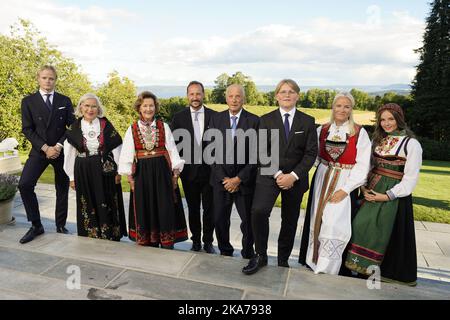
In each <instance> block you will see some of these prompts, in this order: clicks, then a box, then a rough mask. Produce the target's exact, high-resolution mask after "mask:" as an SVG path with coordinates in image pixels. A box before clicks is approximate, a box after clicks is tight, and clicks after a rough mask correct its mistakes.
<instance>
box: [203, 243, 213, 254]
mask: <svg viewBox="0 0 450 320" xmlns="http://www.w3.org/2000/svg"><path fill="white" fill-rule="evenodd" d="M203 249H204V250H205V251H206V253H210V254H215V253H216V250H215V249H214V246H213V245H212V243H205V244H204V245H203Z"/></svg>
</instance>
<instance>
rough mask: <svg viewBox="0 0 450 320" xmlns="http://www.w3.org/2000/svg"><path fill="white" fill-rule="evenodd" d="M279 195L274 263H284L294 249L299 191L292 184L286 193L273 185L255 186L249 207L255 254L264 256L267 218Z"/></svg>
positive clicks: (298, 211)
mask: <svg viewBox="0 0 450 320" xmlns="http://www.w3.org/2000/svg"><path fill="white" fill-rule="evenodd" d="M280 192H281V229H280V233H279V236H278V261H287V260H288V259H289V256H290V255H291V252H292V248H293V246H294V239H295V232H296V231H297V223H298V218H299V216H300V205H301V203H302V198H303V193H304V192H303V191H302V190H301V189H300V186H299V185H297V184H294V186H293V187H292V188H291V189H290V190H287V191H285V190H281V189H280V188H278V186H277V185H276V184H275V182H274V184H273V185H266V184H260V183H258V184H256V189H255V195H254V197H253V205H252V213H251V215H252V228H253V237H254V238H255V251H256V253H257V254H260V255H267V242H268V240H269V217H270V213H271V212H272V209H273V206H274V204H275V201H276V199H277V197H278V195H279V194H280Z"/></svg>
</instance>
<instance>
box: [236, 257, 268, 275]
mask: <svg viewBox="0 0 450 320" xmlns="http://www.w3.org/2000/svg"><path fill="white" fill-rule="evenodd" d="M264 266H267V256H265V255H264V256H263V255H260V254H257V255H256V256H254V257H253V258H251V259H250V261H249V263H248V265H246V266H245V267H244V268H242V272H243V273H244V274H247V275H251V274H254V273H256V272H258V270H259V269H261V268H262V267H264Z"/></svg>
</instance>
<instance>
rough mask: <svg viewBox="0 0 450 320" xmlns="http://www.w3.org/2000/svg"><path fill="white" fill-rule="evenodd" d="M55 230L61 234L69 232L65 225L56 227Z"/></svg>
mask: <svg viewBox="0 0 450 320" xmlns="http://www.w3.org/2000/svg"><path fill="white" fill-rule="evenodd" d="M56 232H58V233H63V234H70V232H69V230H67V229H66V227H56Z"/></svg>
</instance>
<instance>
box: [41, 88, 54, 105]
mask: <svg viewBox="0 0 450 320" xmlns="http://www.w3.org/2000/svg"><path fill="white" fill-rule="evenodd" d="M39 93H40V94H41V96H42V99H43V100H44V102H45V101H47V94H50V97H49V99H50V103H51V104H52V105H53V97H54V96H55V90H53V91H52V92H45V91H44V90H42V89H39Z"/></svg>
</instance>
